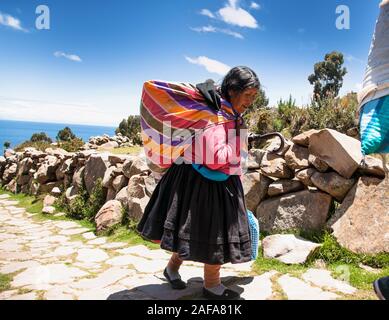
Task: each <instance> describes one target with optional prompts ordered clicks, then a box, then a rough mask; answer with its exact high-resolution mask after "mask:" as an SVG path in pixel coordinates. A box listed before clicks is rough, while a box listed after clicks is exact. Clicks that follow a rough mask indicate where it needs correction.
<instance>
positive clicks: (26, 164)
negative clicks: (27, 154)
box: [17, 158, 34, 176]
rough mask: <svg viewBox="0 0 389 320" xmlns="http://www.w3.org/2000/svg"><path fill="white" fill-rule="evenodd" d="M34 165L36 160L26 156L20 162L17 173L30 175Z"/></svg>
mask: <svg viewBox="0 0 389 320" xmlns="http://www.w3.org/2000/svg"><path fill="white" fill-rule="evenodd" d="M33 165H34V161H33V160H32V159H31V158H24V159H23V160H22V161H20V162H19V165H18V171H17V175H18V176H22V175H28V173H29V171H30V170H31V169H32V166H33Z"/></svg>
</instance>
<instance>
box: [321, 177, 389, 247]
mask: <svg viewBox="0 0 389 320" xmlns="http://www.w3.org/2000/svg"><path fill="white" fill-rule="evenodd" d="M328 226H329V227H330V228H331V229H332V230H333V235H334V236H335V238H336V239H337V241H338V242H339V243H340V244H341V245H342V246H343V247H345V248H347V249H349V250H351V251H353V252H355V253H361V254H377V253H381V252H385V253H389V181H388V180H387V179H386V180H381V179H378V178H375V177H361V178H360V179H359V181H358V183H357V184H356V185H354V187H353V188H352V189H351V190H350V191H349V193H348V194H347V196H346V198H345V199H344V201H343V203H342V204H341V205H340V206H339V208H338V209H337V210H336V211H335V214H334V216H333V217H332V218H331V219H330V220H329V221H328Z"/></svg>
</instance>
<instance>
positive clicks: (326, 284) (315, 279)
mask: <svg viewBox="0 0 389 320" xmlns="http://www.w3.org/2000/svg"><path fill="white" fill-rule="evenodd" d="M302 278H303V279H304V280H305V281H307V282H311V283H313V284H314V285H316V286H318V287H322V288H325V289H329V290H335V291H338V292H341V293H344V294H353V293H355V292H356V291H357V289H355V288H354V287H352V286H350V285H349V284H348V283H346V282H343V281H340V280H337V279H334V278H333V277H332V276H331V272H330V271H327V270H321V269H309V270H308V271H307V272H306V273H304V274H303V276H302Z"/></svg>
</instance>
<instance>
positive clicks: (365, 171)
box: [358, 156, 385, 179]
mask: <svg viewBox="0 0 389 320" xmlns="http://www.w3.org/2000/svg"><path fill="white" fill-rule="evenodd" d="M358 171H359V173H360V174H362V175H372V176H376V177H379V178H382V179H383V178H385V170H384V165H383V162H382V159H376V158H374V157H371V156H366V157H365V161H364V163H362V164H360V166H359V169H358Z"/></svg>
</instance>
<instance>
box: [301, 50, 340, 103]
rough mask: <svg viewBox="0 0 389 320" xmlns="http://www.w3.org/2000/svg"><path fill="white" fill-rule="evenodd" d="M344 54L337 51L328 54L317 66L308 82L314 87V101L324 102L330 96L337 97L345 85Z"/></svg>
mask: <svg viewBox="0 0 389 320" xmlns="http://www.w3.org/2000/svg"><path fill="white" fill-rule="evenodd" d="M343 63H344V58H343V54H342V53H340V52H337V51H333V52H331V53H327V54H326V55H325V57H324V61H321V62H318V63H316V64H315V67H314V73H313V74H311V75H310V76H309V77H308V81H309V82H310V84H311V85H313V86H314V89H313V93H314V100H315V101H319V100H323V99H325V98H327V97H329V96H332V97H337V96H338V94H339V90H340V88H341V87H342V85H343V77H344V76H345V75H346V74H347V69H346V68H343V67H342V66H343Z"/></svg>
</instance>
